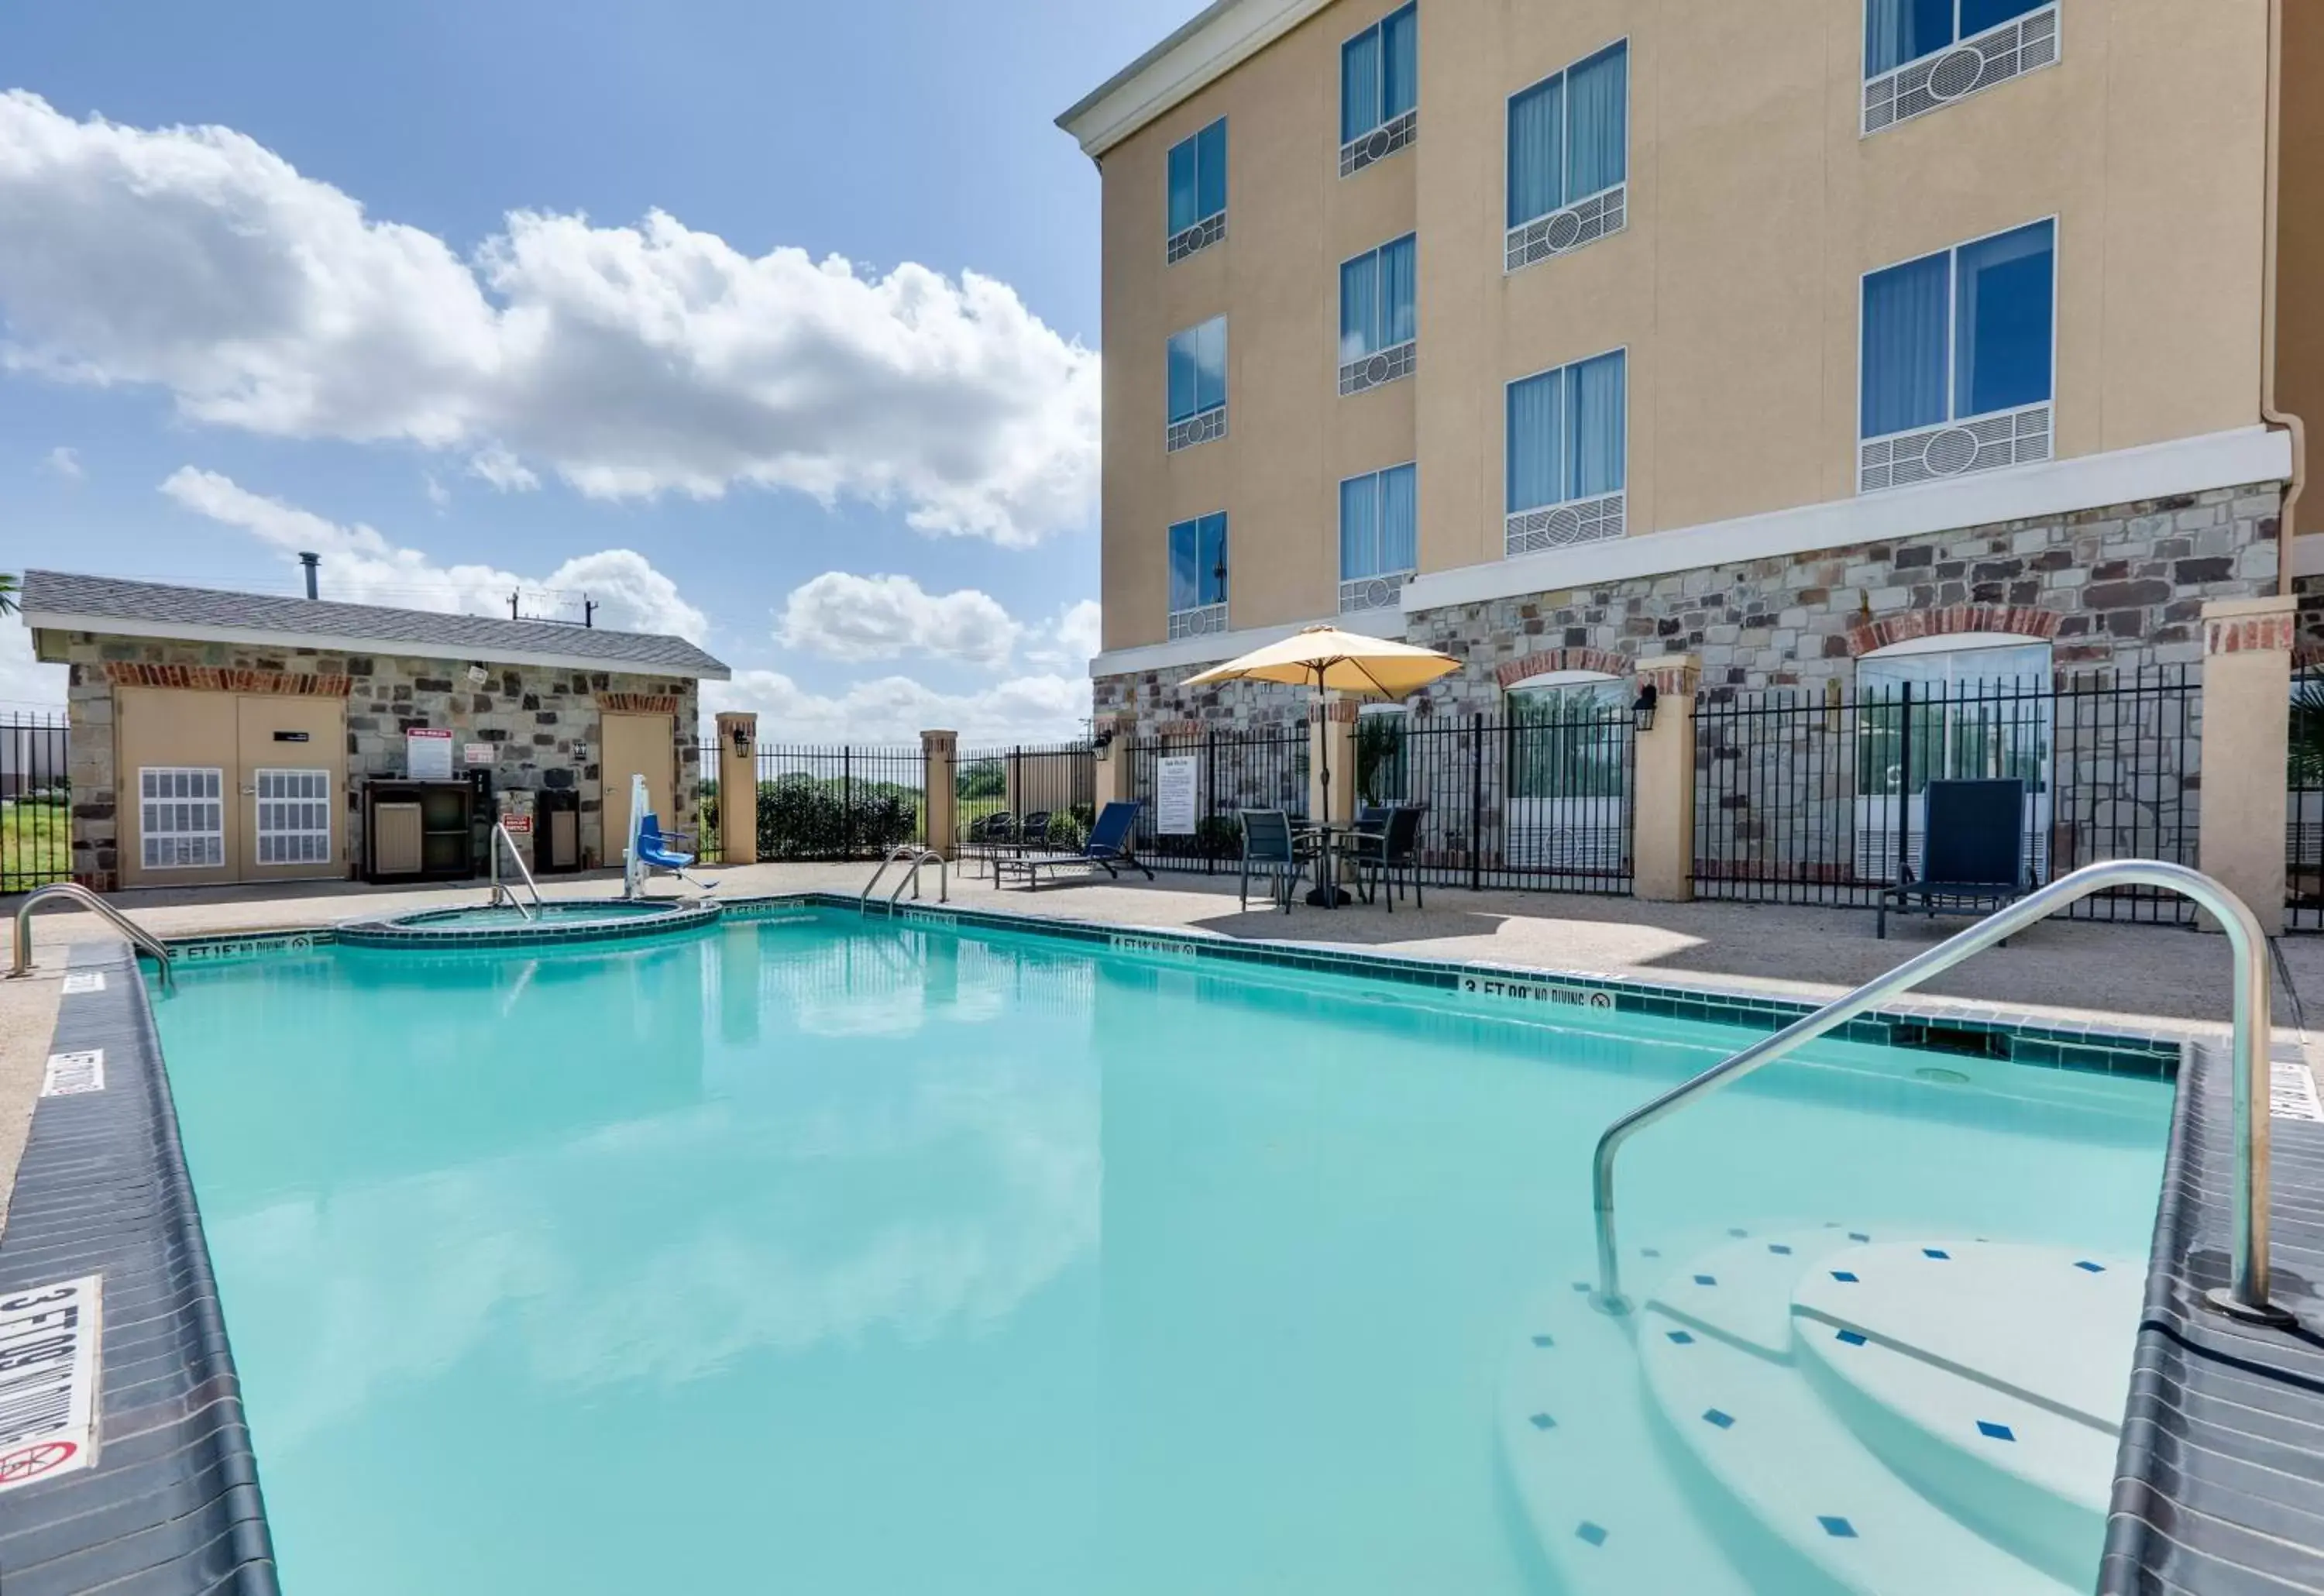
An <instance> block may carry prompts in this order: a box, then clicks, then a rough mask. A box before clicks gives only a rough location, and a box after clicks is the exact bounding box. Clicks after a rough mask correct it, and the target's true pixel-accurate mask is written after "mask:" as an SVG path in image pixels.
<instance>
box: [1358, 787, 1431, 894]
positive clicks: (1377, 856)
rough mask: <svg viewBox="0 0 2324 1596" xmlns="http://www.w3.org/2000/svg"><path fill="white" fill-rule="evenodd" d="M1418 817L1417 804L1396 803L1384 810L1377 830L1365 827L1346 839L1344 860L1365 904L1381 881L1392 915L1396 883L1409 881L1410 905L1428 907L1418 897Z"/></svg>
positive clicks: (1419, 813)
mask: <svg viewBox="0 0 2324 1596" xmlns="http://www.w3.org/2000/svg"><path fill="white" fill-rule="evenodd" d="M1387 816H1388V818H1387V824H1386V825H1385V826H1382V827H1381V829H1380V830H1379V831H1377V832H1375V831H1372V830H1370V829H1369V828H1367V829H1365V830H1363V831H1360V832H1359V833H1357V834H1356V835H1354V836H1352V837H1350V838H1349V839H1348V845H1347V849H1346V852H1345V854H1344V857H1345V858H1346V859H1347V860H1348V862H1349V863H1351V864H1353V865H1354V866H1355V867H1356V880H1357V881H1358V883H1359V884H1360V886H1361V887H1362V889H1363V894H1364V901H1365V902H1366V903H1369V902H1370V901H1371V900H1372V897H1373V894H1374V892H1375V890H1377V889H1378V888H1379V886H1380V885H1381V884H1382V883H1383V882H1385V883H1386V884H1387V887H1388V891H1387V893H1386V894H1385V896H1386V898H1387V899H1388V913H1390V914H1394V913H1395V912H1396V890H1397V883H1398V882H1399V881H1409V882H1410V883H1411V884H1412V906H1413V907H1414V908H1415V909H1425V908H1427V907H1428V906H1427V904H1426V903H1425V901H1423V900H1422V898H1421V896H1420V870H1419V857H1418V856H1419V851H1420V816H1421V807H1420V806H1419V805H1418V804H1398V805H1397V806H1396V807H1393V808H1390V809H1389V810H1388V811H1387ZM1358 824H1359V825H1361V824H1362V822H1361V821H1359V822H1358Z"/></svg>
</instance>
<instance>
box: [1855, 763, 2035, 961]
mask: <svg viewBox="0 0 2324 1596" xmlns="http://www.w3.org/2000/svg"><path fill="white" fill-rule="evenodd" d="M1926 813H1927V816H1928V835H1926V836H1924V837H1923V839H1922V842H1921V872H1920V873H1919V874H1918V875H1917V876H1916V875H1914V873H1913V872H1912V871H1910V870H1909V869H1907V870H1902V871H1899V872H1898V874H1897V880H1896V884H1895V885H1894V886H1892V887H1886V888H1883V889H1882V890H1881V893H1880V904H1879V910H1878V913H1877V916H1876V918H1875V920H1874V927H1873V934H1874V935H1875V936H1887V935H1888V906H1889V905H1890V904H1891V903H1894V904H1895V906H1896V910H1897V912H1898V913H1899V914H1902V913H1904V912H1906V911H1908V910H1910V909H1914V908H1916V907H1917V908H1921V909H1927V910H1928V911H1929V915H1930V917H1931V918H1935V917H1936V915H1937V914H1938V913H1939V912H1940V911H1941V912H1944V913H1948V914H1970V913H1974V914H1979V915H1982V914H1985V913H1987V912H1989V911H1991V910H1993V909H2000V908H2002V907H2003V906H2004V905H2006V904H2007V903H2010V902H2012V901H2014V900H2015V899H2019V898H2023V897H2024V896H2025V894H2026V892H2027V891H2028V890H2030V889H2029V888H2028V886H2027V884H2026V879H2025V877H2026V872H2025V783H2024V782H2023V781H2019V780H1978V781H1932V782H1930V783H1929V786H1928V793H1927V805H1926ZM2002 946H2005V947H2006V946H2008V944H2007V943H2006V942H2004V943H2003V945H2002Z"/></svg>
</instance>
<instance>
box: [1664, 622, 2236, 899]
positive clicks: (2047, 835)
mask: <svg viewBox="0 0 2324 1596" xmlns="http://www.w3.org/2000/svg"><path fill="white" fill-rule="evenodd" d="M2201 704H2202V694H2201V683H2200V680H2199V677H2198V675H2197V674H2196V673H2194V672H2193V671H2190V669H2187V668H2186V667H2183V666H2156V667H2150V668H2147V669H2144V670H2141V671H2138V672H2136V673H2127V672H2125V673H2116V672H2098V673H2092V674H2088V675H2078V676H2072V677H2061V678H2056V679H2052V680H2045V679H2042V678H2028V679H2026V680H2024V681H2021V682H2015V683H2007V682H1982V683H1957V684H1952V685H1946V684H1941V683H1938V684H1914V683H1899V684H1895V685H1893V686H1868V687H1862V688H1859V689H1858V691H1857V692H1856V693H1855V694H1853V695H1850V694H1849V693H1847V692H1846V691H1845V690H1843V689H1842V688H1840V684H1838V683H1836V682H1835V683H1833V684H1831V687H1827V688H1824V689H1821V690H1816V689H1804V688H1803V689H1792V690H1783V689H1777V690H1773V691H1767V692H1757V693H1744V692H1737V691H1732V690H1728V689H1716V690H1713V691H1711V692H1709V693H1706V694H1705V695H1704V696H1703V697H1702V699H1701V702H1700V703H1699V704H1698V706H1697V708H1696V715H1695V733H1696V737H1697V740H1698V741H1697V745H1696V780H1697V787H1696V793H1695V857H1694V883H1695V893H1696V895H1697V896H1698V897H1702V898H1727V899H1743V900H1747V901H1752V902H1762V903H1812V904H1834V905H1846V906H1854V907H1867V908H1868V907H1870V906H1871V905H1872V904H1873V903H1874V902H1876V901H1877V899H1878V896H1879V894H1880V891H1881V890H1882V889H1883V888H1884V887H1885V886H1886V885H1888V884H1889V883H1891V882H1894V881H1896V880H1897V879H1899V873H1900V872H1901V871H1903V870H1904V869H1907V868H1911V869H1914V870H1915V871H1917V869H1918V867H1919V864H1920V860H1921V850H1922V847H1923V843H1924V841H1925V823H1924V817H1923V810H1924V804H1925V795H1926V792H1927V789H1928V784H1929V782H1931V781H1932V780H1949V779H1967V778H1992V777H2015V778H2016V779H2018V780H2022V781H2023V782H2024V784H2025V820H2024V832H2023V837H2024V844H2023V845H2024V851H2025V863H2026V867H2027V872H2028V878H2029V880H2031V881H2033V882H2034V883H2036V884H2039V883H2041V882H2044V881H2052V880H2054V879H2056V878H2057V877H2058V876H2061V875H2063V874H2065V873H2066V872H2069V871H2070V870H2074V869H2077V868H2079V867H2080V866H2081V865H2084V864H2089V863H2094V862H2096V861H2098V860H2102V859H2119V858H2134V857H2135V858H2144V859H2164V860H2171V861H2173V862H2176V863H2186V864H2192V863H2194V862H2195V850H2196V842H2197V836H2198V804H2199V774H2198V772H2199V757H2200V751H2201ZM2070 912H2071V913H2072V914H2074V915H2075V916H2077V917H2078V918H2087V919H2109V920H2157V921H2173V922H2175V921H2181V920H2183V919H2185V918H2188V917H2189V915H2190V913H2191V912H2192V910H2191V907H2190V905H2188V904H2187V903H2186V901H2185V900H2184V899H2181V898H2179V897H2177V896H2176V895H2166V894H2163V893H2159V892H2156V891H2153V890H2150V889H2146V888H2138V889H2126V890H2122V891H2118V892H2114V893H2107V894H2100V895H2098V896H2095V897H2092V898H2089V899H2083V900H2082V901H2081V902H2080V904H2078V905H2076V906H2075V908H2074V909H2072V910H2070Z"/></svg>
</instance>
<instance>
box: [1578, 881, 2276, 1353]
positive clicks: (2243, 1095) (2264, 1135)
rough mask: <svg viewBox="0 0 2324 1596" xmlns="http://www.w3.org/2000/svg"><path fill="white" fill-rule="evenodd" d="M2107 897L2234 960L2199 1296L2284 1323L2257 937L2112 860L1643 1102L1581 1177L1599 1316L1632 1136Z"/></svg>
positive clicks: (2196, 892) (2216, 897)
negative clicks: (2227, 1114)
mask: <svg viewBox="0 0 2324 1596" xmlns="http://www.w3.org/2000/svg"><path fill="white" fill-rule="evenodd" d="M2117 887H2159V888H2161V889H2163V890H2164V891H2167V892H2175V893H2177V894H2178V895H2179V896H2181V897H2182V898H2190V899H2194V901H2195V902H2196V903H2197V904H2198V905H2199V907H2201V908H2202V909H2205V910H2207V911H2208V912H2209V914H2210V916H2211V918H2213V919H2215V920H2217V921H2218V924H2219V928H2220V929H2221V930H2223V931H2225V932H2226V933H2227V949H2228V951H2229V953H2230V954H2231V955H2233V956H2234V958H2235V965H2236V990H2235V1008H2234V1038H2233V1041H2232V1043H2231V1047H2232V1051H2233V1054H2234V1080H2233V1092H2234V1097H2235V1123H2234V1136H2235V1149H2236V1176H2235V1192H2234V1202H2235V1239H2234V1257H2233V1272H2232V1273H2231V1274H2230V1276H2229V1278H2228V1283H2227V1285H2225V1286H2221V1287H2214V1288H2213V1289H2211V1290H2210V1291H2209V1292H2206V1293H2205V1294H2204V1296H2205V1298H2206V1299H2207V1300H2208V1302H2209V1305H2211V1306H2212V1307H2214V1308H2216V1309H2218V1311H2219V1312H2220V1313H2222V1314H2226V1315H2228V1316H2229V1317H2231V1318H2236V1319H2241V1320H2244V1321H2246V1322H2248V1323H2253V1324H2275V1325H2285V1324H2291V1323H2292V1315H2289V1314H2287V1313H2285V1312H2284V1311H2283V1310H2282V1308H2279V1307H2277V1306H2275V1305H2273V1304H2272V1303H2271V1302H2270V1301H2269V1300H2268V1289H2269V1280H2268V1257H2267V1218H2268V1215H2267V1198H2268V1129H2269V1127H2268V1102H2267V1097H2266V1093H2267V1092H2268V1089H2269V1084H2270V1082H2269V1075H2270V1069H2271V1066H2270V1062H2269V1056H2268V1055H2269V1052H2270V1038H2271V1036H2272V1030H2273V1011H2272V1009H2271V1006H2270V1005H2271V1002H2272V996H2273V994H2272V993H2271V991H2270V988H2269V982H2268V946H2267V936H2266V934H2265V933H2264V932H2263V931H2262V930H2261V929H2260V926H2259V921H2258V920H2256V919H2255V918H2253V917H2252V911H2251V910H2250V909H2248V908H2246V906H2245V904H2244V901H2243V899H2240V898H2237V897H2236V895H2235V894H2234V893H2232V892H2230V891H2228V890H2227V889H2226V888H2225V887H2223V886H2221V885H2219V883H2218V882H2217V881H2213V880H2212V879H2211V878H2210V877H2209V876H2207V875H2205V874H2203V873H2202V872H2200V871H2195V870H2190V869H2189V868H2187V866H2185V865H2183V864H2165V863H2161V862H2159V861H2156V860H2152V859H2114V860H2108V861H2107V862H2105V863H2099V864H2087V865H2084V866H2083V867H2082V868H2081V869H2080V870H2078V871H2075V872H2073V873H2072V874H2071V875H2069V876H2066V877H2064V878H2063V879H2061V880H2059V881H2052V882H2051V883H2050V884H2049V885H2048V886H2046V887H2044V888H2043V889H2042V890H2040V891H2038V892H2033V893H2031V894H2029V895H2028V896H2026V897H2024V898H2021V899H2018V900H2017V901H2016V902H2015V903H2013V904H2011V905H2009V906H2008V907H2007V908H2006V909H2002V910H2000V911H1999V912H1998V913H1997V914H1994V915H1991V916H1988V917H1987V918H1985V919H1983V920H1980V921H1978V923H1977V924H1976V925H1975V926H1972V927H1969V929H1968V930H1966V931H1963V932H1962V933H1960V935H1959V936H1952V937H1949V938H1948V939H1946V940H1945V941H1943V942H1941V943H1939V944H1938V945H1937V946H1934V947H1932V948H1931V949H1930V950H1929V951H1928V952H1926V953H1924V954H1923V955H1920V956H1919V957H1917V958H1914V959H1908V960H1906V961H1905V962H1904V964H1899V965H1897V966H1896V967H1895V969H1894V970H1891V971H1889V972H1888V973H1887V974H1886V975H1883V976H1881V977H1880V978H1879V979H1878V980H1877V981H1868V982H1867V983H1864V984H1863V985H1862V986H1859V987H1858V988H1857V989H1856V990H1855V991H1854V992H1849V994H1848V995H1847V996H1846V997H1844V998H1841V999H1840V1000H1838V1001H1835V1002H1831V1003H1827V1004H1825V1005H1824V1006H1823V1007H1822V1008H1821V1009H1819V1010H1816V1011H1815V1012H1814V1013H1812V1014H1811V1015H1809V1016H1808V1017H1807V1018H1806V1019H1799V1020H1794V1022H1793V1023H1792V1024H1790V1025H1788V1026H1785V1027H1784V1029H1782V1030H1779V1031H1777V1032H1776V1033H1775V1035H1774V1036H1772V1037H1769V1038H1766V1039H1765V1040H1764V1041H1760V1042H1757V1043H1754V1044H1753V1045H1752V1046H1750V1047H1746V1048H1744V1049H1743V1051H1742V1052H1740V1053H1738V1054H1736V1055H1735V1056H1733V1057H1731V1058H1729V1059H1728V1060H1726V1061H1725V1062H1724V1063H1721V1064H1718V1065H1714V1066H1711V1068H1710V1069H1707V1070H1705V1071H1703V1072H1702V1074H1701V1075H1697V1076H1695V1077H1694V1078H1693V1079H1692V1080H1690V1081H1687V1082H1684V1083H1683V1084H1680V1085H1677V1086H1674V1087H1673V1088H1672V1089H1671V1090H1670V1091H1668V1092H1665V1093H1663V1094H1662V1095H1661V1096H1660V1097H1657V1098H1655V1100H1654V1101H1653V1102H1649V1103H1647V1104H1646V1105H1645V1106H1643V1107H1641V1108H1637V1109H1634V1110H1632V1111H1631V1112H1629V1113H1627V1114H1625V1115H1623V1116H1622V1117H1621V1118H1620V1119H1618V1120H1617V1121H1614V1122H1613V1123H1612V1124H1611V1125H1609V1126H1608V1127H1607V1128H1606V1133H1605V1134H1604V1135H1603V1136H1600V1138H1599V1139H1598V1151H1597V1156H1596V1158H1595V1159H1594V1161H1593V1164H1592V1167H1591V1185H1592V1192H1591V1205H1592V1207H1593V1209H1594V1210H1595V1213H1596V1216H1597V1223H1598V1291H1597V1294H1596V1296H1594V1297H1593V1298H1592V1300H1593V1301H1594V1302H1595V1303H1596V1304H1597V1305H1598V1306H1599V1307H1600V1308H1601V1309H1603V1310H1604V1311H1605V1312H1608V1313H1611V1314H1622V1313H1628V1311H1629V1304H1628V1302H1626V1301H1625V1300H1624V1299H1623V1296H1622V1278H1621V1261H1620V1259H1619V1256H1618V1249H1617V1247H1616V1244H1615V1240H1614V1156H1615V1155H1616V1154H1617V1153H1618V1152H1620V1151H1621V1150H1622V1144H1623V1143H1624V1142H1625V1141H1628V1139H1630V1138H1631V1137H1632V1136H1633V1135H1634V1134H1636V1133H1637V1132H1638V1131H1640V1130H1645V1129H1646V1127H1647V1126H1649V1125H1652V1124H1655V1122H1656V1121H1661V1120H1664V1119H1667V1118H1668V1117H1669V1116H1670V1115H1672V1114H1674V1113H1676V1112H1678V1111H1679V1110H1680V1109H1683V1108H1684V1107H1685V1106H1686V1105H1687V1104H1688V1103H1690V1102H1693V1101H1694V1100H1695V1099H1696V1098H1698V1097H1701V1096H1703V1095H1705V1094H1706V1093H1711V1092H1716V1091H1717V1090H1719V1088H1720V1087H1721V1086H1728V1085H1732V1084H1734V1083H1735V1082H1737V1081H1739V1080H1741V1079H1742V1078H1743V1077H1744V1076H1745V1075H1749V1074H1750V1073H1751V1072H1752V1071H1754V1070H1756V1069H1758V1068H1760V1067H1762V1066H1766V1065H1770V1064H1773V1063H1775V1060H1777V1059H1778V1058H1781V1057H1783V1056H1784V1055H1785V1054H1787V1053H1790V1052H1792V1051H1793V1050H1794V1049H1795V1048H1797V1047H1801V1046H1803V1044H1805V1043H1808V1042H1812V1041H1813V1040H1815V1038H1818V1037H1820V1036H1822V1035H1824V1034H1825V1033H1826V1032H1828V1031H1832V1030H1836V1029H1839V1028H1840V1026H1843V1025H1845V1024H1847V1023H1848V1022H1849V1020H1851V1019H1855V1018H1856V1017H1857V1016H1858V1015H1859V1014H1861V1013H1863V1012H1864V1011H1865V1010H1867V1009H1869V1008H1871V1007H1872V1006H1873V1005H1874V1004H1875V1003H1878V1002H1881V1001H1884V1000H1886V999H1888V998H1892V997H1894V996H1895V995H1896V994H1897V993H1899V992H1907V991H1910V990H1911V989H1912V988H1914V987H1916V986H1918V985H1920V984H1921V983H1923V982H1924V981H1926V980H1928V979H1929V978H1930V977H1931V976H1932V975H1938V974H1941V973H1944V972H1945V971H1947V970H1950V969H1951V968H1952V967H1953V966H1954V965H1955V964H1960V962H1961V961H1962V960H1964V959H1966V958H1968V957H1969V955H1972V954H1978V953H1982V952H1984V951H1985V950H1986V949H1987V948H1988V947H1991V946H1993V945H1994V944H1995V943H1997V942H2001V941H2004V940H2006V939H2007V938H2008V937H2010V936H2015V935H2016V934H2017V933H2018V932H2020V931H2023V930H2024V929H2025V927H2028V926H2031V925H2033V923H2034V922H2035V921H2037V920H2043V919H2046V918H2049V917H2050V916H2051V915H2053V914H2055V913H2057V912H2058V911H2059V910H2060V909H2064V908H2066V907H2067V906H2068V905H2069V904H2072V903H2077V902H2080V900H2081V899H2085V898H2088V897H2089V896H2090V895H2091V894H2092V893H2094V892H2104V891H2107V890H2112V889H2114V888H2117Z"/></svg>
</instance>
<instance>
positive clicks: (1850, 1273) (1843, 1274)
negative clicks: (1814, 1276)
mask: <svg viewBox="0 0 2324 1596" xmlns="http://www.w3.org/2000/svg"><path fill="white" fill-rule="evenodd" d="M1831 1278H1833V1279H1835V1280H1837V1281H1839V1282H1840V1284H1841V1285H1843V1286H1853V1285H1855V1284H1856V1271H1855V1270H1854V1269H1834V1270H1832V1272H1831Z"/></svg>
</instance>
